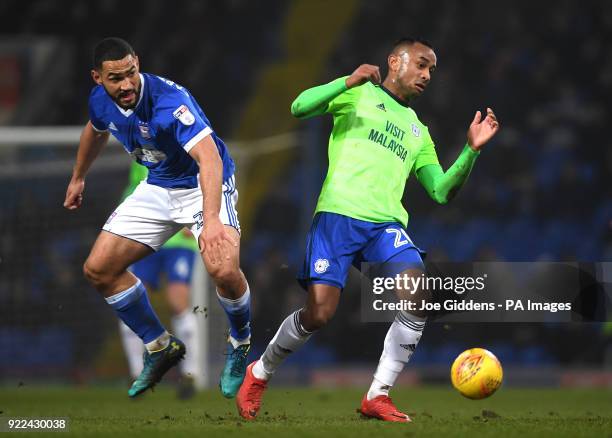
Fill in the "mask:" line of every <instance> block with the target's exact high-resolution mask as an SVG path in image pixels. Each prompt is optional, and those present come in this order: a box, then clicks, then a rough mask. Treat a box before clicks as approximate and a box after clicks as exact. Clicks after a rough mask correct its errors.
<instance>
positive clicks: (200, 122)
mask: <svg viewBox="0 0 612 438" xmlns="http://www.w3.org/2000/svg"><path fill="white" fill-rule="evenodd" d="M168 108H169V109H167V110H166V109H164V110H165V111H167V112H168V114H165V115H164V118H165V119H166V120H169V129H170V130H171V131H172V133H173V135H174V138H175V139H176V141H177V143H178V144H180V145H181V147H182V148H183V149H184V150H185V152H189V151H190V150H191V149H192V148H193V147H194V146H195V145H196V144H197V143H198V142H199V141H200V140H202V139H203V138H205V137H206V136H207V135H210V134H211V133H212V128H211V127H210V126H208V124H207V123H206V122H205V121H204V118H203V117H202V116H201V115H200V113H199V111H198V110H197V108H196V105H194V103H193V102H192V101H191V99H189V98H185V99H176V100H174V102H173V105H171V106H168Z"/></svg>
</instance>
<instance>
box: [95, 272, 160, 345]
mask: <svg viewBox="0 0 612 438" xmlns="http://www.w3.org/2000/svg"><path fill="white" fill-rule="evenodd" d="M106 302H107V303H108V304H110V305H111V307H112V308H113V309H115V312H116V313H117V316H118V317H119V318H121V320H122V321H123V322H124V323H125V325H127V326H128V327H129V328H131V329H132V331H133V332H134V333H136V334H137V335H138V337H140V339H142V341H143V342H144V343H145V344H148V343H150V342H153V341H155V340H156V339H157V338H159V337H160V336H161V335H162V334H164V333H165V332H166V329H164V327H163V326H162V324H161V322H159V318H157V315H156V314H155V311H154V310H153V307H151V303H150V302H149V297H148V296H147V291H146V290H145V287H144V285H143V284H142V281H140V279H139V280H138V281H137V282H136V284H135V285H134V286H132V287H130V288H129V289H127V290H124V291H123V292H119V293H116V294H115V295H112V296H110V297H108V298H106Z"/></svg>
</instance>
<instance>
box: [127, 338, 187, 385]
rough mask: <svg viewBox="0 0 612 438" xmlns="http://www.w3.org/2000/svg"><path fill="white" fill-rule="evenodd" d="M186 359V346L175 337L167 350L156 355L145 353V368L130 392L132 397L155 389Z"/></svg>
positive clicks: (157, 352)
mask: <svg viewBox="0 0 612 438" xmlns="http://www.w3.org/2000/svg"><path fill="white" fill-rule="evenodd" d="M184 357H185V344H183V342H182V341H181V340H180V339H178V338H175V337H174V336H170V343H169V344H168V346H167V347H166V348H164V349H163V350H160V351H156V352H154V353H149V352H147V351H145V352H144V357H143V359H144V368H143V369H142V372H141V373H140V375H139V376H138V378H137V379H136V380H135V381H134V383H132V387H131V388H130V389H129V390H128V395H129V396H130V397H136V396H137V395H139V394H142V393H143V392H145V391H146V390H147V389H149V388H153V387H154V386H155V385H156V384H157V383H158V382H159V381H160V380H161V378H162V377H163V376H164V374H166V373H167V372H168V370H169V369H170V368H172V367H173V366H175V365H177V364H178V363H179V362H180V361H181V360H182V359H183V358H184Z"/></svg>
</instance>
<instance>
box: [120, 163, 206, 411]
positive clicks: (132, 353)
mask: <svg viewBox="0 0 612 438" xmlns="http://www.w3.org/2000/svg"><path fill="white" fill-rule="evenodd" d="M148 173H149V172H148V170H147V168H146V167H145V166H143V165H141V164H138V163H137V162H135V161H133V162H132V164H131V166H130V174H129V184H128V186H127V187H126V188H125V190H124V191H123V196H122V197H121V200H124V199H125V198H127V197H128V196H129V195H131V194H132V192H133V191H134V190H135V189H136V187H137V186H138V184H140V183H141V182H142V181H144V180H145V179H146V178H147V175H148ZM198 252H199V248H198V243H197V242H196V240H195V239H194V237H193V234H191V231H189V230H188V229H187V228H183V229H182V230H181V231H179V232H178V233H176V234H175V235H174V236H172V237H171V238H170V239H169V240H168V241H167V242H166V243H165V244H164V245H163V246H162V247H161V248H160V250H159V251H157V252H155V253H153V254H151V255H149V256H147V257H145V258H144V259H142V260H139V261H138V262H136V263H134V264H133V265H132V266H131V267H130V271H131V272H132V273H133V274H134V275H136V276H137V277H138V278H140V279H141V280H142V281H143V282H144V283H145V285H146V288H147V290H149V291H150V290H158V289H159V288H160V279H161V277H162V276H163V277H165V287H164V289H165V293H166V297H167V301H168V305H169V307H170V312H171V314H172V328H173V330H174V334H176V336H177V337H178V338H179V339H181V340H182V341H183V342H184V343H185V347H186V349H187V353H185V359H184V360H183V361H181V363H180V364H179V370H180V372H181V380H180V382H179V385H178V388H177V389H178V391H177V395H178V397H179V398H180V399H187V398H191V397H192V396H193V395H194V394H195V376H199V375H201V374H202V370H201V364H200V360H199V355H200V354H199V351H200V348H199V342H198V336H197V331H198V322H197V318H196V315H195V314H194V313H193V312H192V311H191V306H190V302H191V300H190V298H191V295H190V288H191V277H192V274H193V267H194V264H195V259H196V256H197V255H198ZM119 333H120V334H121V341H122V344H123V349H124V351H125V355H126V356H127V359H128V365H129V369H130V375H131V376H132V377H133V378H134V379H136V378H137V377H138V376H139V375H140V373H141V372H142V369H143V352H144V345H143V343H142V341H141V339H140V338H139V337H138V335H137V334H136V333H134V332H133V331H132V330H131V329H130V328H129V327H128V326H127V325H126V324H125V323H124V322H123V321H121V320H119Z"/></svg>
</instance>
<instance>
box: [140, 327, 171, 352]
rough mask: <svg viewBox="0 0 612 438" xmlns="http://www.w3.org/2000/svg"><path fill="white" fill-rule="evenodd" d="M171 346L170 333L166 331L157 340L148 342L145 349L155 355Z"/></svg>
mask: <svg viewBox="0 0 612 438" xmlns="http://www.w3.org/2000/svg"><path fill="white" fill-rule="evenodd" d="M168 345H170V333H168V332H167V331H164V332H163V333H162V334H161V335H159V336H158V337H157V339H154V340H152V341H151V342H147V343H146V344H145V348H146V349H147V351H148V352H149V353H155V352H157V351H161V350H163V349H164V348H166V347H167V346H168Z"/></svg>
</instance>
